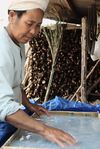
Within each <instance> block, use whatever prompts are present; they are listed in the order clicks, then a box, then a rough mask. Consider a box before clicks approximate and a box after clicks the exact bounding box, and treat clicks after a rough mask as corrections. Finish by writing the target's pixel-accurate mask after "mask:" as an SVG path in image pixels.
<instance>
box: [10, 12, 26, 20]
mask: <svg viewBox="0 0 100 149" xmlns="http://www.w3.org/2000/svg"><path fill="white" fill-rule="evenodd" d="M10 11H11V10H8V14H9V12H10ZM14 11H15V12H16V14H17V16H18V18H20V17H21V16H22V15H23V14H24V13H26V10H24V11H20V10H18V11H16V10H14Z"/></svg>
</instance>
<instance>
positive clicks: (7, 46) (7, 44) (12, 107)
mask: <svg viewBox="0 0 100 149" xmlns="http://www.w3.org/2000/svg"><path fill="white" fill-rule="evenodd" d="M20 52H21V48H20V47H18V46H16V45H15V44H14V43H13V41H12V40H11V39H10V37H9V36H8V34H7V33H6V31H3V33H2V34H0V120H2V121H5V117H6V116H7V115H10V114H13V113H15V112H16V111H18V110H19V109H20V104H19V103H18V102H19V101H20V103H21V90H20V83H21V81H22V76H21V75H22V60H21V55H20Z"/></svg>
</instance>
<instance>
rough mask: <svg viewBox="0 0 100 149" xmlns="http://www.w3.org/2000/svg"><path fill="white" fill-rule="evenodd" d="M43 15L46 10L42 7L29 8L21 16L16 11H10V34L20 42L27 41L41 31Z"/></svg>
mask: <svg viewBox="0 0 100 149" xmlns="http://www.w3.org/2000/svg"><path fill="white" fill-rule="evenodd" d="M43 16H44V12H43V11H42V10H40V9H34V10H28V11H26V13H23V15H22V16H21V17H18V16H17V14H16V12H14V11H10V13H9V29H10V35H11V36H12V38H14V40H16V41H17V42H18V43H27V42H28V41H30V40H31V39H32V38H33V37H35V36H36V35H37V34H38V33H39V31H40V26H41V23H42V19H43Z"/></svg>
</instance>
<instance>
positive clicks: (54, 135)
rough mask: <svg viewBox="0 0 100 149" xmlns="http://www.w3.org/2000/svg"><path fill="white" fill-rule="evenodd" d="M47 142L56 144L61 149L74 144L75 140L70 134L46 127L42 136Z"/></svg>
mask: <svg viewBox="0 0 100 149" xmlns="http://www.w3.org/2000/svg"><path fill="white" fill-rule="evenodd" d="M42 136H43V137H44V138H46V139H47V140H49V141H51V142H54V143H56V144H58V145H59V146H60V147H61V148H64V147H65V146H68V145H74V144H76V140H75V138H74V137H72V136H71V135H70V134H68V133H66V132H64V131H62V130H60V129H57V128H54V127H50V126H46V128H45V132H44V133H43V134H42Z"/></svg>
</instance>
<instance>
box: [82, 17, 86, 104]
mask: <svg viewBox="0 0 100 149" xmlns="http://www.w3.org/2000/svg"><path fill="white" fill-rule="evenodd" d="M86 35H87V18H86V17H83V18H82V35H81V50H82V51H81V101H83V102H87V97H86V96H87V95H86V88H87V84H86V76H87V42H86V41H87V38H86Z"/></svg>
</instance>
